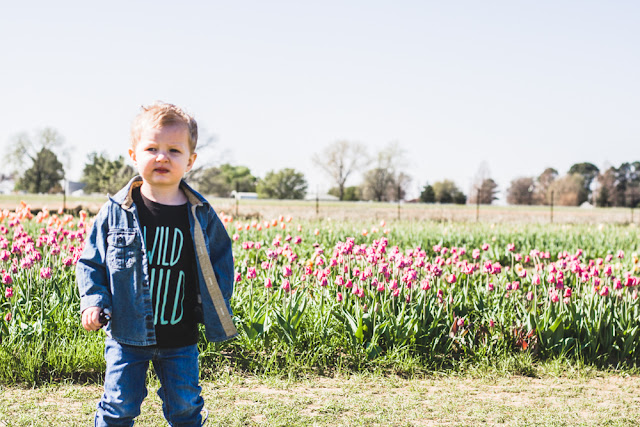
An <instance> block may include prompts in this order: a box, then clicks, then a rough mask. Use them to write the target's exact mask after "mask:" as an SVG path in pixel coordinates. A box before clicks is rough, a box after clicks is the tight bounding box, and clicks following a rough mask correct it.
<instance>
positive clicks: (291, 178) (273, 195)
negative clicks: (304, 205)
mask: <svg viewBox="0 0 640 427" xmlns="http://www.w3.org/2000/svg"><path fill="white" fill-rule="evenodd" d="M256 190H257V192H258V197H260V198H266V199H302V198H304V195H305V194H306V191H307V180H306V179H305V177H304V174H303V173H302V172H297V171H296V170H294V169H291V168H284V169H281V170H279V171H270V172H267V174H266V175H265V177H264V178H262V179H260V180H258V185H257V186H256Z"/></svg>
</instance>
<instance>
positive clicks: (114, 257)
mask: <svg viewBox="0 0 640 427" xmlns="http://www.w3.org/2000/svg"><path fill="white" fill-rule="evenodd" d="M136 247H137V245H136V229H135V228H113V229H111V230H109V233H108V234H107V265H108V266H109V269H111V270H122V269H125V268H131V267H132V266H133V265H134V264H135V262H136V259H137V258H138V254H136Z"/></svg>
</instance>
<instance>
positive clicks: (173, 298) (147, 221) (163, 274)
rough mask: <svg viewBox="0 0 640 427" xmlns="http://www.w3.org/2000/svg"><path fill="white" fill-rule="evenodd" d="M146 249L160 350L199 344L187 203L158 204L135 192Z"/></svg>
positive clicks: (192, 252)
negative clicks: (176, 204) (161, 348)
mask: <svg viewBox="0 0 640 427" xmlns="http://www.w3.org/2000/svg"><path fill="white" fill-rule="evenodd" d="M132 196H133V201H134V203H135V204H136V207H137V208H138V218H139V219H140V227H141V228H142V235H143V237H144V242H145V246H146V248H147V259H148V261H149V280H150V282H149V289H150V291H151V302H152V305H153V322H154V325H155V331H156V341H157V346H158V347H163V348H169V347H184V346H187V345H192V344H195V343H197V342H198V328H197V320H196V314H195V308H196V305H197V290H196V286H197V285H196V282H197V278H196V277H197V276H196V270H195V264H196V261H195V252H194V248H193V239H192V238H191V233H190V231H189V209H188V207H187V204H186V203H185V204H184V205H178V206H171V205H163V204H160V203H156V202H154V201H151V200H149V199H147V198H146V197H144V196H143V195H142V194H141V193H140V187H138V188H136V189H134V190H133V192H132Z"/></svg>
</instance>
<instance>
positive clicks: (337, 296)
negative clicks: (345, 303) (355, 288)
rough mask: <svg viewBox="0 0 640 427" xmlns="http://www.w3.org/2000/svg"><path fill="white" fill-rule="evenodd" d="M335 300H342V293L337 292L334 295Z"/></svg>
mask: <svg viewBox="0 0 640 427" xmlns="http://www.w3.org/2000/svg"><path fill="white" fill-rule="evenodd" d="M336 300H338V302H341V301H342V293H341V292H338V294H337V295H336Z"/></svg>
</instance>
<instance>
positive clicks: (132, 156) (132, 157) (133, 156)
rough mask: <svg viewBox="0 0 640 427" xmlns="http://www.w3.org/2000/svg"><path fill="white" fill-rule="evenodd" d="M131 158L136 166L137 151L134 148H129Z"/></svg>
mask: <svg viewBox="0 0 640 427" xmlns="http://www.w3.org/2000/svg"><path fill="white" fill-rule="evenodd" d="M129 158H130V159H131V160H132V161H133V164H136V150H134V149H133V148H132V147H129Z"/></svg>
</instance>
